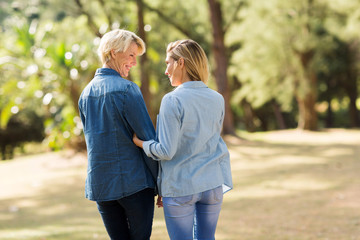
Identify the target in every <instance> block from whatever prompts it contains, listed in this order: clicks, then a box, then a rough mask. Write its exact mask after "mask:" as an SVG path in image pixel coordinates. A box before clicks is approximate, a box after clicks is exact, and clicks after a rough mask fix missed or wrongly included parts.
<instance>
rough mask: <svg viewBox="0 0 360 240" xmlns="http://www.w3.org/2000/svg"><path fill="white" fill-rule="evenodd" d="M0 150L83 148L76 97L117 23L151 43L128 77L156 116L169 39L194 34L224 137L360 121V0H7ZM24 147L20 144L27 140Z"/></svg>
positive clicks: (0, 61)
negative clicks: (219, 98)
mask: <svg viewBox="0 0 360 240" xmlns="http://www.w3.org/2000/svg"><path fill="white" fill-rule="evenodd" d="M0 7H1V8H0V69H1V74H0V129H1V131H0V142H1V148H2V155H3V156H2V157H3V158H5V159H8V158H11V157H12V156H11V155H12V154H11V152H12V149H13V148H14V147H16V146H21V145H23V143H24V142H31V141H34V142H42V143H43V145H44V146H46V147H47V148H49V149H51V150H59V149H62V148H64V147H66V146H71V147H73V148H78V149H79V150H80V149H84V147H85V145H84V139H83V135H82V125H81V121H80V118H79V117H78V109H77V101H78V98H79V95H80V93H81V91H82V89H83V88H84V87H85V85H86V84H87V83H88V82H89V81H90V80H91V79H92V77H93V75H94V72H95V70H96V69H97V68H98V67H100V61H99V60H98V56H97V54H96V50H97V47H98V44H99V41H100V38H101V36H102V35H103V34H104V33H106V32H107V31H110V30H112V29H116V28H123V29H127V30H130V31H133V32H135V33H137V34H138V35H139V36H140V37H141V38H142V39H144V41H145V42H146V45H147V52H146V54H145V55H144V56H142V57H141V58H139V61H138V66H137V67H136V68H135V69H133V70H132V71H131V76H130V79H131V80H132V81H134V82H136V83H137V84H138V85H139V86H141V90H142V92H143V95H144V99H145V101H146V104H147V106H148V109H149V113H150V115H151V117H152V119H154V116H156V114H157V113H158V110H159V104H160V101H161V98H162V97H163V95H164V94H165V93H167V92H168V91H170V90H171V86H170V84H169V83H168V80H167V78H166V76H165V75H164V71H165V64H164V59H165V50H166V46H167V44H168V43H169V42H171V41H174V40H177V39H185V38H191V39H194V40H196V41H197V42H199V43H200V44H201V46H203V48H204V49H205V51H206V53H207V55H208V57H209V60H210V64H211V73H212V76H211V79H210V83H209V85H210V87H211V88H214V89H216V90H218V91H219V92H220V93H221V94H223V96H224V98H225V100H226V117H225V118H226V119H225V122H224V134H236V133H238V130H239V129H240V130H244V131H247V132H256V131H269V130H278V129H288V128H300V129H304V130H321V129H323V128H357V127H359V126H360V119H359V110H358V109H359V107H360V101H359V99H358V91H359V73H360V34H359V29H360V2H359V1H357V0H301V1H285V0H268V1H261V0H251V1H250V0H233V1H230V0H208V1H205V0H199V1H196V2H194V1H190V0H173V1H166V0H152V1H147V0H128V1H125V0H112V1H109V0H87V1H83V0H70V1H56V0H2V1H1V3H0ZM23 151H25V150H24V148H23Z"/></svg>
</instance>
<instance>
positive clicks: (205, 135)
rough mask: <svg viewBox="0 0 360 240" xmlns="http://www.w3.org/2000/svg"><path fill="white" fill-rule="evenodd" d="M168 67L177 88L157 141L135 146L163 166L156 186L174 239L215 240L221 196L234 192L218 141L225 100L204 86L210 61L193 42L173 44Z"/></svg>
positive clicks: (165, 105) (166, 104)
mask: <svg viewBox="0 0 360 240" xmlns="http://www.w3.org/2000/svg"><path fill="white" fill-rule="evenodd" d="M165 62H166V65H167V67H166V70H165V74H166V75H167V76H168V77H169V79H170V83H171V85H172V86H174V87H177V88H176V89H175V90H174V91H172V92H170V93H168V94H167V95H165V97H164V98H163V100H162V101H161V106H160V113H159V117H158V122H157V125H158V128H157V129H156V130H157V131H158V139H156V140H150V141H142V140H140V139H141V137H140V136H139V137H137V136H136V135H135V136H134V139H133V140H134V142H135V144H136V145H138V146H139V147H142V148H143V149H144V151H145V153H146V154H147V155H148V156H149V157H152V158H153V159H155V160H159V161H160V163H161V168H160V169H161V172H160V174H159V179H158V180H159V181H158V186H159V191H160V192H159V194H160V195H161V196H162V197H163V206H164V215H165V221H166V227H167V230H168V233H169V236H170V239H171V240H183V239H193V231H194V230H195V231H194V232H195V234H194V235H195V238H196V239H215V238H214V237H215V230H216V225H217V221H218V217H219V214H220V209H221V204H222V200H223V192H226V191H228V190H230V189H231V188H232V178H231V171H230V158H229V152H228V149H227V147H226V144H225V142H224V141H223V139H222V138H221V135H220V133H221V129H222V123H223V121H224V99H223V97H222V96H221V95H220V94H219V93H217V92H215V91H214V90H211V89H210V88H208V87H207V86H206V82H207V80H208V75H209V70H208V61H207V57H206V55H205V52H204V51H203V49H202V48H201V46H200V45H199V44H198V43H196V42H195V41H193V40H190V39H188V40H181V41H176V42H173V43H170V44H169V45H168V48H167V55H166V60H165ZM136 134H137V132H136ZM194 220H195V221H194ZM194 226H195V227H196V229H194Z"/></svg>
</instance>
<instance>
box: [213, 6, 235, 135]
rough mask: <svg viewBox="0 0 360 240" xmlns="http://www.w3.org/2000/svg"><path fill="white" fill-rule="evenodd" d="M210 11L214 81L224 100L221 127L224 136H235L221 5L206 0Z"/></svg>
mask: <svg viewBox="0 0 360 240" xmlns="http://www.w3.org/2000/svg"><path fill="white" fill-rule="evenodd" d="M208 3H209V9H210V20H211V23H212V29H213V32H212V33H213V43H212V50H213V54H214V59H215V63H216V67H215V74H214V75H215V80H216V84H217V88H218V91H219V93H221V94H222V95H223V97H224V99H225V119H224V126H223V133H224V134H235V129H234V117H233V113H232V111H231V106H230V97H231V96H230V95H231V92H230V89H229V85H228V78H227V68H228V59H227V56H226V52H227V51H226V47H225V43H224V35H225V33H224V30H223V17H222V14H221V5H220V3H219V2H218V1H217V0H208Z"/></svg>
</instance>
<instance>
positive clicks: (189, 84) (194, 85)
mask: <svg viewBox="0 0 360 240" xmlns="http://www.w3.org/2000/svg"><path fill="white" fill-rule="evenodd" d="M207 87H208V86H206V84H205V83H204V82H202V81H188V82H184V83H183V84H181V85H180V86H178V87H177V88H207Z"/></svg>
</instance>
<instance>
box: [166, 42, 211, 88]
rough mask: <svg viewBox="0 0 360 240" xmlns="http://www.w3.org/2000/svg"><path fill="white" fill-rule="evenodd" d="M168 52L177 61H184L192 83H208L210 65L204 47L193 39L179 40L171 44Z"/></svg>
mask: <svg viewBox="0 0 360 240" xmlns="http://www.w3.org/2000/svg"><path fill="white" fill-rule="evenodd" d="M166 52H167V53H168V55H169V56H170V57H171V58H173V59H174V60H175V61H178V60H179V59H180V58H183V59H184V64H185V68H186V73H187V74H188V76H189V77H190V79H191V80H192V81H203V82H204V83H207V81H208V78H209V64H208V59H207V57H206V54H205V52H204V50H203V49H202V47H201V46H200V45H199V44H198V43H197V42H195V41H194V40H191V39H186V40H178V41H175V42H171V43H169V45H168V46H167V49H166Z"/></svg>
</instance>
